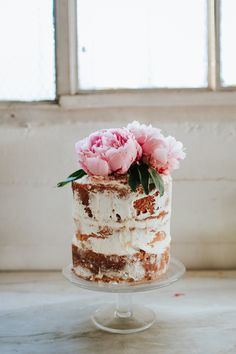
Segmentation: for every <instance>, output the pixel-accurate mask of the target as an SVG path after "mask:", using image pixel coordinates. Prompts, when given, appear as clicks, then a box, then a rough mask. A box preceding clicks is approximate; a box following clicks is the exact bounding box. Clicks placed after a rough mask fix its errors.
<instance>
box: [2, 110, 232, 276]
mask: <svg viewBox="0 0 236 354" xmlns="http://www.w3.org/2000/svg"><path fill="white" fill-rule="evenodd" d="M235 117H236V109H235V107H230V106H227V105H226V106H214V107H211V106H209V107H208V106H207V105H206V106H205V107H203V108H201V107H198V106H192V107H191V106H189V107H183V106H180V107H176V108H175V107H169V108H165V107H161V106H159V107H142V106H141V107H137V108H132V107H125V108H122V107H117V108H112V107H110V108H105V107H104V108H100V109H99V108H94V109H93V108H91V109H77V110H76V109H74V110H68V109H67V110H66V109H65V108H64V109H63V108H60V107H59V106H56V105H55V106H53V105H52V106H47V105H45V106H42V107H41V106H39V107H38V108H37V106H36V107H35V108H32V107H30V106H29V108H25V106H24V105H22V106H21V105H17V106H15V105H9V106H3V107H0V122H1V126H0V151H1V153H0V166H1V173H0V198H1V204H0V237H1V239H0V247H1V248H0V269H11V270H13V269H60V268H61V267H62V266H63V265H65V264H66V263H67V262H68V261H69V260H70V241H71V238H72V233H73V222H72V217H71V204H72V196H71V191H70V188H69V187H68V188H66V187H65V188H64V189H57V188H55V185H56V183H57V182H58V181H59V180H61V179H62V178H64V177H65V176H67V175H68V174H69V173H71V172H73V171H74V170H75V169H76V164H75V155H74V142H75V141H77V140H78V139H80V138H82V137H84V136H86V135H87V134H89V133H90V132H92V131H94V130H96V129H100V128H103V127H115V126H123V125H126V124H127V123H128V122H130V121H132V120H134V119H136V120H139V121H141V122H146V123H152V124H153V125H155V126H157V127H160V128H162V129H163V131H164V132H165V133H167V134H171V135H174V136H176V137H177V138H178V139H179V140H182V141H183V143H184V145H185V146H186V149H187V159H186V160H185V161H184V162H183V163H182V166H181V169H180V170H179V171H177V172H176V173H175V174H174V175H173V177H174V180H175V182H174V188H173V216H172V239H173V242H172V254H174V255H176V256H178V257H179V258H180V259H181V260H182V261H183V262H184V263H185V264H186V265H187V266H188V267H189V268H233V267H235V266H236V120H235Z"/></svg>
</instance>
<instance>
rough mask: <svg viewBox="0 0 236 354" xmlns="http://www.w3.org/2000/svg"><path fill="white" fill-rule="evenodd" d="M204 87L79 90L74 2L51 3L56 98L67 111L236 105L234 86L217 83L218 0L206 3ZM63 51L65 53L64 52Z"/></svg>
mask: <svg viewBox="0 0 236 354" xmlns="http://www.w3.org/2000/svg"><path fill="white" fill-rule="evenodd" d="M207 6H208V8H207V11H208V14H207V20H208V87H207V88H179V89H172V88H166V89H163V88H150V89H149V88H147V89H110V90H80V89H79V87H78V86H79V80H77V77H78V72H77V68H78V56H77V11H76V10H77V9H76V0H69V1H67V0H55V14H56V16H55V19H56V43H57V45H56V60H57V96H58V101H59V104H60V105H61V106H62V107H64V108H68V109H78V108H91V107H116V106H117V107H133V106H144V107H145V106H158V107H159V106H168V107H170V106H171V107H173V106H176V105H177V106H180V105H181V106H182V105H187V106H196V105H198V106H199V105H202V106H205V105H210V106H211V105H213V106H215V105H226V104H227V105H236V91H235V88H236V87H223V86H222V85H221V80H220V42H219V33H220V0H207ZM65 49H66V50H65Z"/></svg>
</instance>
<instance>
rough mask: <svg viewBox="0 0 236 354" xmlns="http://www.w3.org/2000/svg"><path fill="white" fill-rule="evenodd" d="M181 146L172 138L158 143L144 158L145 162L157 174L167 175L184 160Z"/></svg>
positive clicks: (169, 137)
mask: <svg viewBox="0 0 236 354" xmlns="http://www.w3.org/2000/svg"><path fill="white" fill-rule="evenodd" d="M185 156H186V154H185V152H184V151H183V144H182V143H181V142H180V141H177V140H176V139H175V138H174V137H173V136H168V137H167V138H164V139H163V140H162V141H161V140H160V141H159V146H156V148H155V149H154V150H153V152H152V153H151V154H150V155H147V156H146V161H147V163H149V164H150V165H151V166H152V167H153V168H155V169H156V170H157V171H158V172H159V173H162V174H168V173H170V172H171V171H172V170H176V169H178V168H179V161H180V160H183V159H184V158H185Z"/></svg>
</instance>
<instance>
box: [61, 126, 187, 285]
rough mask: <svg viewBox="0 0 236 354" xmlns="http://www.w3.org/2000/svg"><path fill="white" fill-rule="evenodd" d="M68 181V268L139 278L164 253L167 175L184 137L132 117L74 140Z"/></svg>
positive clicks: (149, 276) (85, 274)
mask: <svg viewBox="0 0 236 354" xmlns="http://www.w3.org/2000/svg"><path fill="white" fill-rule="evenodd" d="M76 153H77V156H78V163H79V166H80V167H81V168H80V169H79V170H78V171H76V172H75V173H73V174H72V175H70V176H69V177H68V178H67V179H66V180H65V181H63V182H60V183H59V184H58V186H59V187H60V186H63V185H65V184H66V183H68V182H72V190H73V218H74V222H75V234H74V237H73V241H72V260H73V271H74V273H75V274H76V275H77V276H79V277H82V278H84V279H87V280H90V281H101V282H145V281H149V280H153V279H156V278H158V277H159V276H160V275H162V274H164V273H165V272H166V271H167V269H168V264H169V260H170V241H171V236H170V216H171V190H172V178H171V176H170V172H171V170H173V169H176V168H178V166H179V161H180V160H181V159H183V158H184V157H185V153H184V151H183V146H182V143H180V142H178V141H176V140H175V138H173V137H164V136H163V135H162V134H161V132H160V130H159V129H156V128H153V127H152V126H146V125H144V124H142V125H141V124H139V123H138V122H133V123H131V124H129V125H128V126H127V127H126V128H118V129H103V130H101V131H98V132H95V133H93V134H91V135H90V136H89V137H88V138H85V139H83V140H81V141H79V142H78V143H77V144H76Z"/></svg>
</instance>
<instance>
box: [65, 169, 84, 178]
mask: <svg viewBox="0 0 236 354" xmlns="http://www.w3.org/2000/svg"><path fill="white" fill-rule="evenodd" d="M81 174H82V177H83V176H84V175H86V172H85V171H84V170H82V169H79V170H77V171H75V172H73V173H72V174H71V175H69V176H68V177H67V178H70V177H78V176H80V175H81ZM79 178H81V177H79Z"/></svg>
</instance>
